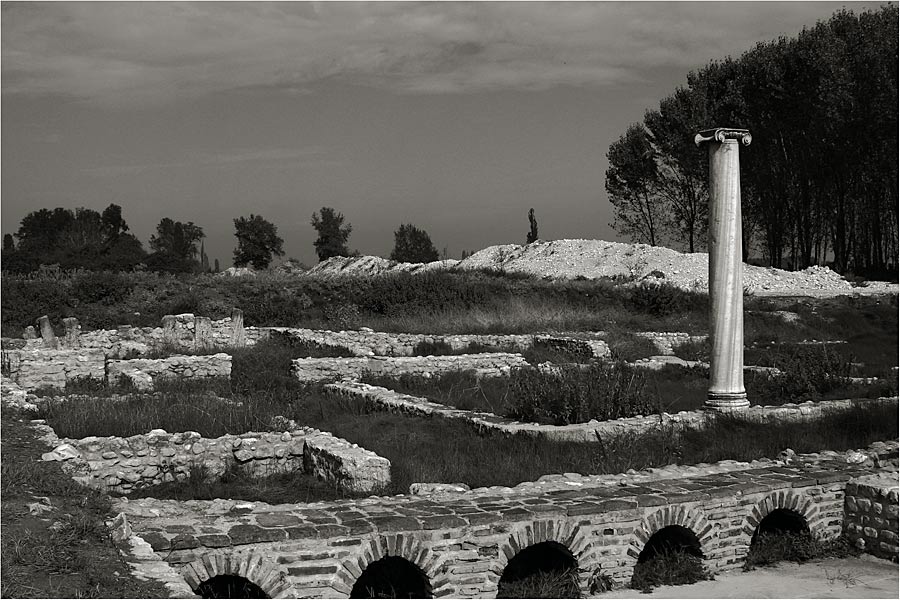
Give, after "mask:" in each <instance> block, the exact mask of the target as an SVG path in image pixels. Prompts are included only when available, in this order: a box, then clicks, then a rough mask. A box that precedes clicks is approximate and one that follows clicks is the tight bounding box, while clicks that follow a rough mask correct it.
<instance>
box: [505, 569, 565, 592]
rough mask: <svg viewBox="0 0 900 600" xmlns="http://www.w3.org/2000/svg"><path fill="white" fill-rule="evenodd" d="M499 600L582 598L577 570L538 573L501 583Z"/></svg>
mask: <svg viewBox="0 0 900 600" xmlns="http://www.w3.org/2000/svg"><path fill="white" fill-rule="evenodd" d="M497 597H498V598H581V590H580V589H579V588H578V571H577V570H576V569H566V570H553V571H538V572H537V573H535V574H533V575H529V576H527V577H524V578H522V579H519V580H517V581H510V582H508V583H507V582H501V583H500V589H499V590H498V592H497Z"/></svg>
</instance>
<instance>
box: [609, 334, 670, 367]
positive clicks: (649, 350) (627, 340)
mask: <svg viewBox="0 0 900 600" xmlns="http://www.w3.org/2000/svg"><path fill="white" fill-rule="evenodd" d="M606 342H607V345H608V346H609V351H610V353H611V354H612V356H613V358H614V359H616V360H624V361H628V362H634V361H636V360H639V359H641V358H648V357H650V356H655V355H656V354H659V350H658V349H657V348H656V344H654V343H653V342H652V341H651V340H649V339H647V338H645V337H643V336H640V335H634V334H633V333H617V334H614V335H610V336H609V337H608V338H607V340H606Z"/></svg>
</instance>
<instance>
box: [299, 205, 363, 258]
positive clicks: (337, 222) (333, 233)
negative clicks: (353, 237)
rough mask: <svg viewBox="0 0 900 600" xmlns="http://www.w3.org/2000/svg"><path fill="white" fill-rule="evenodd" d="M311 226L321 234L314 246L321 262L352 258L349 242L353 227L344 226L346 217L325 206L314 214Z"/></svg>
mask: <svg viewBox="0 0 900 600" xmlns="http://www.w3.org/2000/svg"><path fill="white" fill-rule="evenodd" d="M310 224H311V225H312V226H313V229H315V230H316V232H317V233H318V234H319V237H318V238H316V241H315V242H313V245H314V246H315V247H316V256H318V257H319V260H327V259H329V258H331V257H333V256H350V250H349V249H347V240H349V239H350V232H351V231H353V226H351V225H350V224H349V223H347V224H346V225H344V215H343V214H341V213H339V212H337V211H336V210H334V209H333V208H331V207H328V206H323V207H322V209H321V210H320V211H319V212H318V213H313V216H312V220H311V221H310Z"/></svg>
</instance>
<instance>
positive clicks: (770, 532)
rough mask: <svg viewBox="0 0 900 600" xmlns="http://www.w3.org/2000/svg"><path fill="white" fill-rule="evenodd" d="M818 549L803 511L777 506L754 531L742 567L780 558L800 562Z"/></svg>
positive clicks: (773, 561) (776, 560) (766, 563)
mask: <svg viewBox="0 0 900 600" xmlns="http://www.w3.org/2000/svg"><path fill="white" fill-rule="evenodd" d="M817 551H818V547H817V544H816V541H815V539H814V538H813V536H812V533H811V532H810V530H809V523H807V522H806V519H805V518H804V517H803V515H801V514H800V513H798V512H796V511H793V510H790V509H787V508H776V509H775V510H773V511H772V512H770V513H769V514H768V515H766V517H765V518H764V519H763V520H762V521H760V523H759V525H758V526H757V527H756V530H755V531H754V532H753V537H752V538H751V539H750V551H749V552H748V553H747V559H746V561H745V562H744V568H745V569H750V568H752V567H755V566H763V565H770V564H772V563H776V562H780V561H783V560H793V561H797V562H803V561H806V560H810V559H812V558H815V556H816V553H817Z"/></svg>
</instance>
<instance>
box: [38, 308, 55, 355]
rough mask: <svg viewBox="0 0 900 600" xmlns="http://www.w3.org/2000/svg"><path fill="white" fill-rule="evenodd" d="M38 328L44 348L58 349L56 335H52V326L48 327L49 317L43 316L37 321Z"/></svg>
mask: <svg viewBox="0 0 900 600" xmlns="http://www.w3.org/2000/svg"><path fill="white" fill-rule="evenodd" d="M38 326H39V327H40V328H41V337H42V338H43V339H44V348H53V349H54V350H56V349H57V348H59V341H58V340H57V339H56V334H55V333H53V326H51V325H50V317H48V316H47V315H44V316H43V317H41V318H39V319H38Z"/></svg>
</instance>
